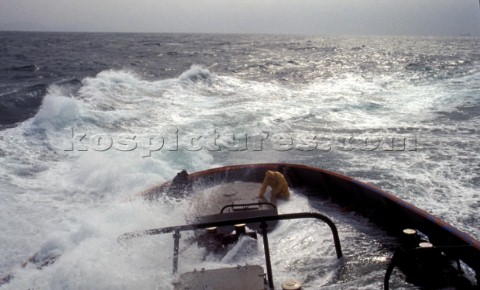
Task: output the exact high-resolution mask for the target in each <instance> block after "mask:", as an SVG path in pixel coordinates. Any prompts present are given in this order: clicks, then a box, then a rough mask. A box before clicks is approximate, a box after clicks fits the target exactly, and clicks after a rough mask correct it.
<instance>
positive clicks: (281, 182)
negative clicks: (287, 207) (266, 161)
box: [258, 170, 290, 199]
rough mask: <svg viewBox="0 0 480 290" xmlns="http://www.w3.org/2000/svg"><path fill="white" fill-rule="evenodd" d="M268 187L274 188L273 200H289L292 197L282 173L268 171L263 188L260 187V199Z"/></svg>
mask: <svg viewBox="0 0 480 290" xmlns="http://www.w3.org/2000/svg"><path fill="white" fill-rule="evenodd" d="M268 186H270V187H271V188H272V192H271V199H277V198H284V199H288V198H289V197H290V191H289V190H288V183H287V181H286V180H285V177H284V176H283V174H281V173H280V172H277V171H271V170H267V173H265V178H264V179H263V183H262V187H260V191H259V192H258V197H259V198H263V196H264V195H265V191H266V190H267V187H268Z"/></svg>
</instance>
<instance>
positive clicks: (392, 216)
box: [143, 163, 480, 277]
mask: <svg viewBox="0 0 480 290" xmlns="http://www.w3.org/2000/svg"><path fill="white" fill-rule="evenodd" d="M285 169H287V172H288V174H287V179H288V180H289V183H290V186H292V187H298V188H302V189H304V190H307V191H308V192H311V193H312V194H316V195H321V196H324V197H327V198H330V199H331V200H332V201H333V202H335V203H338V204H340V205H342V207H345V208H347V209H348V210H352V211H356V212H359V213H361V214H362V215H364V216H366V217H367V218H369V219H370V221H371V222H373V223H375V224H376V225H378V226H379V227H381V228H382V229H384V230H386V231H387V232H388V233H389V234H392V235H394V236H400V235H401V233H402V230H403V229H406V228H414V229H417V230H419V231H421V232H422V233H424V234H425V235H427V236H428V238H429V240H430V242H431V243H432V244H433V245H434V246H438V247H441V248H442V251H443V252H444V253H445V254H446V255H448V256H449V257H450V258H453V259H460V260H462V261H463V262H464V263H466V264H467V265H468V266H469V267H471V268H472V269H473V270H475V271H476V273H477V277H478V276H479V274H480V242H478V241H477V240H475V239H474V238H472V237H471V236H470V235H468V234H465V233H463V232H461V231H460V230H458V229H456V228H455V227H453V226H452V225H450V224H448V223H446V222H444V221H442V220H441V219H439V218H437V217H434V216H433V215H431V214H429V213H427V212H425V211H423V210H421V209H419V208H417V207H415V206H413V205H412V204H410V203H408V202H405V201H403V200H401V199H400V198H397V197H395V196H393V195H391V194H389V193H387V192H385V191H383V190H381V189H378V188H376V187H374V186H372V185H369V184H366V183H363V182H361V181H358V180H355V179H353V178H350V177H347V176H344V175H341V174H338V173H334V172H330V171H327V170H323V169H319V168H314V167H309V166H305V165H297V164H285V163H272V164H249V165H236V166H227V167H221V168H215V169H209V170H205V171H200V172H195V173H192V174H190V175H189V180H190V181H192V182H193V183H194V184H219V183H228V182H234V181H244V182H262V180H263V178H264V176H265V172H266V171H267V170H278V171H282V170H285ZM169 187H170V182H167V183H165V184H162V185H160V186H157V187H154V188H152V189H150V190H147V191H145V192H144V193H143V195H144V196H145V197H146V198H155V197H156V196H158V195H159V194H160V193H161V192H165V191H167V190H168V188H169Z"/></svg>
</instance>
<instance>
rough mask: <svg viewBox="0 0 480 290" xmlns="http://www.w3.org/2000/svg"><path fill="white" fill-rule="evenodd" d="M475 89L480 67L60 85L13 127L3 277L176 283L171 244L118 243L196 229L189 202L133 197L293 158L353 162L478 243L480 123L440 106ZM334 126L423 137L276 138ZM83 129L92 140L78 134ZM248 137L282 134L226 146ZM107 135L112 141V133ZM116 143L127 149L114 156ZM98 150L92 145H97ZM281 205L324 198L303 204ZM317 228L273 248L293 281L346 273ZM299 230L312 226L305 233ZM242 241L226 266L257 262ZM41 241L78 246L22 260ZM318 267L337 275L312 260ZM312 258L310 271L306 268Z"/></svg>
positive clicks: (472, 101)
mask: <svg viewBox="0 0 480 290" xmlns="http://www.w3.org/2000/svg"><path fill="white" fill-rule="evenodd" d="M475 82H478V75H473V76H467V77H461V78H458V79H456V80H452V81H451V82H449V83H439V82H437V83H435V82H432V83H428V82H424V83H421V84H413V83H411V82H402V81H396V80H392V79H389V77H379V78H378V79H374V80H371V79H368V78H362V77H358V76H355V75H344V76H338V77H337V78H330V79H328V80H315V81H312V82H311V83H308V84H303V85H285V84H280V83H276V82H270V83H265V82H259V81H252V80H242V79H239V78H235V77H232V76H221V75H217V74H215V73H213V72H210V71H208V70H207V69H205V68H202V67H199V66H194V67H192V68H191V69H190V70H188V71H186V72H184V73H183V74H181V75H180V76H179V77H178V78H174V79H166V80H157V81H149V80H144V79H142V78H141V77H140V76H138V75H136V74H135V73H132V72H128V71H115V70H107V71H103V72H101V73H99V74H98V75H97V76H96V77H92V78H86V79H84V80H83V81H82V87H81V88H80V90H79V92H78V93H77V94H76V95H74V96H69V95H66V94H65V92H62V90H61V89H58V88H55V87H50V88H49V93H48V94H47V96H46V97H45V100H44V103H43V105H42V107H41V108H40V111H39V112H38V114H37V115H36V116H35V117H34V118H33V119H30V120H28V121H26V122H24V123H22V124H20V125H19V126H17V127H15V128H11V129H6V130H3V131H0V140H1V141H2V142H1V145H0V149H1V151H0V153H2V154H1V155H0V164H1V165H0V173H1V174H0V180H1V183H0V184H1V185H0V187H1V188H0V199H2V205H1V206H0V220H2V222H1V223H0V231H1V232H2V233H3V234H2V236H1V237H0V245H1V247H0V249H1V250H0V260H1V261H2V262H1V264H0V274H4V273H5V274H6V273H9V272H10V271H12V270H13V271H14V272H16V273H17V275H16V278H15V279H14V280H13V281H12V284H11V285H9V286H8V287H11V289H17V288H21V289H22V288H23V289H27V288H32V287H34V288H36V289H70V288H75V289H77V288H97V289H111V288H122V287H123V288H137V286H138V285H141V286H142V288H156V287H158V285H163V284H160V283H161V282H162V280H163V279H164V278H167V279H169V278H170V272H171V260H169V259H171V256H170V254H171V249H172V247H173V245H172V239H171V237H166V238H158V239H157V238H156V237H151V238H146V239H140V240H138V241H135V243H134V245H132V246H131V247H130V246H121V245H118V244H117V243H116V238H117V236H118V235H119V234H121V233H123V232H126V231H131V230H137V229H146V228H149V227H160V226H167V225H172V224H180V223H182V222H183V220H182V219H183V216H184V212H183V210H184V209H183V207H182V205H183V204H182V203H167V202H165V203H161V202H159V203H153V204H149V203H146V202H144V201H141V200H138V199H135V198H134V199H133V200H131V198H132V197H133V196H134V195H135V194H136V193H138V192H140V191H142V190H145V189H147V188H149V187H150V186H153V185H156V184H159V183H161V182H163V181H165V180H169V179H171V178H172V177H173V176H175V174H176V173H177V172H178V171H180V170H182V169H187V170H188V171H189V172H193V171H197V170H203V169H208V168H211V167H215V166H220V165H227V164H237V163H258V162H276V161H290V162H295V163H306V164H309V165H314V166H319V167H326V169H330V170H334V171H340V172H342V173H345V174H347V175H351V176H353V177H357V178H360V179H362V180H365V181H369V182H372V183H374V184H377V185H379V186H380V187H383V188H384V189H386V190H389V191H391V192H393V193H394V194H396V195H398V196H400V197H402V198H405V199H407V200H408V201H410V202H413V203H414V204H415V205H417V206H419V207H421V208H424V209H426V210H428V211H430V212H433V213H435V214H438V215H440V216H441V217H442V218H444V219H445V220H447V221H448V222H451V223H453V224H454V225H455V226H458V227H460V228H461V229H463V230H465V231H467V232H469V233H471V234H473V235H474V236H477V237H478V236H480V232H479V231H478V229H477V228H476V226H475V225H476V224H478V218H479V217H478V213H477V208H478V186H479V185H478V178H479V176H478V172H479V171H478V164H477V163H478V162H477V161H478V156H476V155H477V154H476V152H478V149H480V148H478V142H477V141H478V140H477V138H478V134H472V132H474V133H475V132H477V133H478V131H476V130H478V129H477V128H478V123H479V119H478V116H477V117H471V118H469V119H466V120H458V121H456V122H454V121H445V120H443V121H442V120H440V119H438V118H439V116H441V114H440V113H439V112H443V113H450V112H457V111H458V110H460V109H459V108H461V107H462V106H475V105H477V106H478V98H477V97H478V95H480V94H478V87H475V86H474V85H472V84H473V83H475ZM392 83H395V84H392ZM462 84H463V85H462ZM462 87H465V89H462ZM439 122H443V123H439ZM72 132H73V133H72ZM352 132H353V133H352ZM215 133H218V134H220V135H221V137H220V138H219V139H218V140H217V141H218V143H217V145H219V146H221V147H223V149H222V150H221V151H215V150H209V149H212V140H213V138H214V137H212V136H215ZM327 133H328V136H327V137H328V138H330V139H329V140H330V141H332V140H333V141H335V138H337V137H345V136H347V137H348V136H349V134H356V137H358V138H359V139H361V138H364V137H374V136H378V137H381V138H385V137H392V136H394V137H395V136H397V137H407V138H410V137H412V135H415V136H416V148H415V149H416V150H403V151H401V150H392V151H388V150H385V148H384V147H383V149H382V150H373V151H361V150H352V151H348V150H341V149H342V148H340V147H338V146H333V147H332V148H331V150H324V151H319V150H313V151H299V150H296V149H295V147H293V149H291V150H285V151H282V150H278V149H279V147H275V144H274V143H275V142H279V141H278V140H279V139H274V138H273V137H274V136H275V135H277V137H278V136H280V135H281V134H286V136H293V137H295V138H297V137H298V136H300V137H302V138H305V137H308V136H310V135H312V134H317V135H319V136H320V135H321V136H325V134H327ZM83 134H84V135H86V137H85V141H84V142H83V143H82V142H78V138H79V137H78V136H81V135H83ZM232 134H239V135H241V134H247V135H248V136H249V137H251V138H254V137H255V138H257V139H258V138H259V137H261V136H263V135H265V136H266V135H268V136H269V139H268V141H265V144H264V145H265V146H264V147H263V148H262V150H255V149H257V147H256V146H257V145H258V143H257V144H254V143H249V144H248V145H249V146H248V148H247V149H246V150H238V151H233V150H231V151H229V150H225V147H227V146H228V145H231V139H229V136H231V135H232ZM99 136H103V138H104V139H101V141H99V140H100V139H99ZM198 136H201V138H199V139H192V138H197V137H198ZM133 137H135V139H132V138H133ZM177 137H178V139H177ZM75 138H77V139H75ZM108 138H111V140H112V146H111V147H110V148H108V149H107V150H104V149H105V148H106V147H109V146H108V145H109V140H110V139H108ZM128 138H130V139H129V140H130V141H135V144H136V147H135V148H134V149H132V148H133V147H128V146H127V145H125V143H122V140H123V141H125V140H126V139H128ZM328 138H327V139H328ZM177 140H178V145H179V146H178V149H177V148H176V144H177ZM192 140H193V141H194V143H195V144H192V143H191V142H192ZM252 140H253V139H249V141H252ZM272 140H273V141H272ZM275 140H276V141H275ZM162 141H163V142H164V143H163V147H161V149H159V148H160V144H162ZM257 141H258V140H257ZM96 142H97V143H96ZM98 142H100V143H98ZM196 142H198V143H196ZM252 142H253V141H252ZM269 142H270V143H269ZM130 144H131V143H130ZM237 145H238V144H237ZM276 145H278V143H277V144H276ZM72 146H73V147H72ZM102 146H103V147H102ZM105 146H106V147H105ZM195 146H197V147H195ZM198 146H200V147H198ZM84 147H88V148H87V149H88V150H81V149H85V148H84ZM198 148H200V149H199V150H195V149H198ZM127 149H130V150H127ZM281 209H282V210H284V211H286V212H287V211H297V210H300V209H302V210H309V209H310V207H309V205H308V203H307V202H306V200H302V198H300V197H295V198H294V199H293V200H292V201H291V202H289V203H285V204H282V207H281ZM306 224H307V225H311V226H307V227H304V224H301V223H295V222H285V223H282V224H281V225H280V230H279V231H274V232H273V233H272V239H273V240H276V241H277V242H276V243H274V244H272V245H273V248H272V251H274V252H276V253H281V254H280V255H275V256H274V257H273V259H274V264H275V267H276V268H275V272H276V273H278V277H279V278H278V279H279V280H280V279H283V278H288V277H290V276H289V275H291V274H294V275H293V276H297V274H298V275H299V276H301V275H303V274H305V272H308V271H314V272H315V273H316V276H315V277H313V276H312V277H311V278H309V279H310V280H309V282H308V283H310V284H308V283H307V284H308V285H315V283H318V284H322V285H325V284H327V285H328V283H329V281H332V279H334V277H333V276H334V275H335V273H337V271H338V267H337V266H338V264H337V263H338V262H337V261H336V259H335V255H334V250H333V248H332V247H333V245H332V244H331V241H330V234H329V233H328V229H320V231H322V233H323V231H324V230H325V235H324V236H322V237H318V239H317V238H316V236H317V234H318V232H317V230H316V228H317V225H316V224H315V225H314V224H311V223H310V222H309V223H306ZM297 228H306V229H305V230H304V231H300V232H296V234H295V235H293V237H292V236H291V235H290V233H291V232H293V231H294V230H296V229H297ZM340 230H341V233H343V235H345V237H353V238H352V240H354V241H356V242H359V243H365V245H367V244H368V243H369V242H371V241H370V240H366V239H364V238H365V237H364V236H362V235H361V234H360V233H358V232H356V229H355V228H349V227H344V228H341V229H340ZM378 235H379V236H380V235H381V233H379V234H378ZM373 236H375V234H373ZM293 238H295V240H292V239H293ZM346 240H347V241H348V238H347V239H346ZM327 242H328V243H327ZM242 243H244V244H242V245H244V246H242V245H239V246H238V248H237V249H232V252H231V253H230V258H228V257H227V258H225V260H224V261H223V262H227V263H232V264H234V262H235V260H237V258H238V257H242V256H245V261H247V260H248V258H250V256H249V255H247V254H245V253H248V252H249V251H250V250H252V249H251V248H249V247H250V246H251V245H250V244H249V242H248V241H244V242H242ZM347 243H348V242H347ZM373 245H374V246H373V247H376V250H377V252H376V253H383V252H382V249H381V246H380V245H379V243H373ZM243 247H244V248H243ZM40 249H44V251H47V252H48V251H50V250H53V251H56V250H58V251H61V252H62V253H63V255H62V256H61V258H60V259H59V260H58V262H57V263H55V264H53V265H51V266H49V267H46V268H44V269H43V270H38V269H35V268H33V267H27V268H25V269H21V267H20V266H19V265H20V264H21V263H22V262H24V261H26V260H27V259H28V257H30V256H31V255H33V254H35V253H36V252H37V251H39V250H40ZM147 249H150V250H147ZM152 249H159V250H158V251H156V250H152ZM245 249H246V250H245ZM188 251H191V252H190V253H191V254H192V256H193V257H201V256H202V255H203V252H202V250H201V249H195V248H194V247H193V248H191V249H188ZM257 251H259V253H260V254H258V253H257V254H255V255H254V256H255V257H256V258H254V261H257V262H259V263H260V262H261V260H262V259H263V256H262V254H261V251H260V250H258V249H257ZM293 252H294V253H298V252H300V253H301V255H300V256H299V257H297V256H296V255H292V254H291V253H293ZM317 252H322V253H324V254H325V255H322V256H321V258H318V259H320V260H318V261H317V260H315V259H317V257H314V256H313V254H314V253H315V254H316V253H317ZM379 256H380V257H381V258H382V257H383V256H382V255H379ZM369 258H371V259H373V258H374V257H369ZM239 259H240V260H242V259H243V258H239ZM312 259H313V260H312ZM242 261H243V260H242ZM208 262H209V263H212V264H216V263H219V262H221V261H215V260H214V261H208ZM317 262H318V263H320V262H321V263H323V264H326V265H327V267H326V269H328V270H329V271H323V272H322V270H318V271H317V270H313V269H310V268H308V267H309V266H308V265H310V264H312V263H313V264H314V263H317ZM347 263H348V262H347ZM260 264H261V263H260ZM180 265H181V267H185V268H180V270H188V267H189V266H190V265H189V264H188V263H182V261H181V264H180ZM182 265H184V266H182ZM185 265H187V266H185ZM192 265H194V264H192ZM296 266H298V267H299V269H300V270H294V268H296ZM353 266H356V265H353ZM295 271H298V272H295ZM332 273H333V274H332ZM332 275H333V276H332ZM369 275H373V276H372V277H377V276H379V275H380V273H377V272H375V273H374V274H369ZM287 276H288V277H287ZM367 276H368V275H367ZM372 277H370V278H372ZM370 278H369V277H365V278H363V279H364V280H362V281H369V279H370ZM372 279H373V278H372ZM276 283H277V284H278V283H279V282H277V281H276ZM365 283H369V282H365ZM130 286H131V287H130ZM345 286H346V287H354V286H352V285H349V284H348V285H347V284H346V285H345ZM329 287H330V286H329ZM331 287H333V286H331ZM366 287H367V286H366Z"/></svg>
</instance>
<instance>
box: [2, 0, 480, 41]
mask: <svg viewBox="0 0 480 290" xmlns="http://www.w3.org/2000/svg"><path fill="white" fill-rule="evenodd" d="M0 29H1V30H50V31H102V32H103V31H115V32H203V33H288V34H317V35H331V34H336V35H460V34H471V35H480V7H479V1H478V0H188V1H187V0H128V1H127V0H0Z"/></svg>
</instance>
